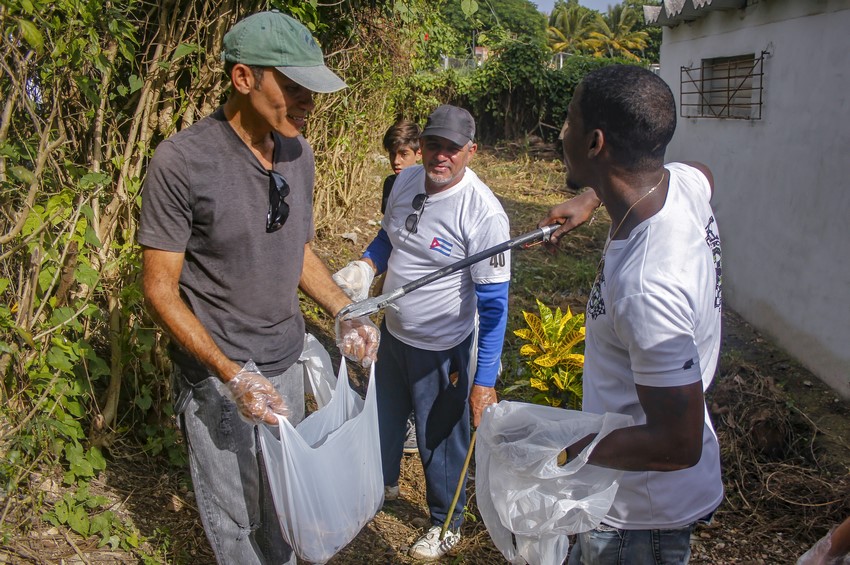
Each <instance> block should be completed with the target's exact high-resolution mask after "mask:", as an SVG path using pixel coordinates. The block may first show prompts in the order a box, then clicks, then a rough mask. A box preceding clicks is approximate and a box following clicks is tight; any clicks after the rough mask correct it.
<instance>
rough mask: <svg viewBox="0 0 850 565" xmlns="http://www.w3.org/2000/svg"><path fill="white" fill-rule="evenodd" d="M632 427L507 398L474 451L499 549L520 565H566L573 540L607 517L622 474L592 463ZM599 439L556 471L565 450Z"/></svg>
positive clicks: (624, 419)
mask: <svg viewBox="0 0 850 565" xmlns="http://www.w3.org/2000/svg"><path fill="white" fill-rule="evenodd" d="M631 424H632V418H631V416H626V415H623V414H605V415H604V416H600V415H597V414H589V413H586V412H578V411H575V410H565V409H563V408H553V407H551V406H540V405H536V404H528V403H524V402H510V401H506V400H503V401H501V402H500V403H498V404H497V405H494V406H490V407H488V408H487V410H485V412H484V415H483V416H482V418H481V424H480V425H479V426H478V431H477V432H476V433H477V436H478V438H477V443H476V447H475V482H476V489H475V492H476V498H477V501H478V510H479V512H480V513H481V517H482V519H483V520H484V525H485V526H487V531H488V532H489V533H490V537H491V538H492V539H493V543H494V544H495V545H496V547H497V548H498V549H499V551H501V552H502V555H504V557H505V559H507V560H508V561H509V562H510V563H513V564H514V565H521V564H526V563H529V564H532V565H560V564H561V563H563V561H564V559H565V558H566V556H567V552H568V550H569V547H570V544H569V540H568V538H567V536H568V535H570V534H576V533H580V532H586V531H589V530H591V529H593V528H595V527H596V526H598V525H599V523H600V522H601V521H602V518H604V517H605V515H606V514H607V513H608V510H609V509H610V508H611V504H612V503H613V501H614V495H615V494H616V493H617V488H618V486H619V483H618V481H619V479H620V477H621V476H622V471H618V470H614V469H606V468H603V467H597V466H595V465H589V464H587V458H588V456H589V455H590V452H591V451H592V450H593V448H594V447H595V446H596V444H597V443H598V442H599V440H600V439H602V438H603V437H604V436H605V435H607V434H608V433H609V432H611V431H612V430H614V429H617V428H622V427H626V426H629V425H631ZM592 433H597V434H599V435H598V436H597V437H596V439H594V441H593V443H591V444H590V445H588V446H587V447H586V448H585V449H584V450H583V451H582V452H581V453H580V454H578V455H575V454H571V456H572V457H573V459H572V460H571V461H570V462H568V463H567V464H566V465H564V466H563V467H558V465H557V457H558V453H559V452H561V451H562V450H563V449H564V447H566V446H568V445H571V444H572V443H573V442H575V441H578V440H579V439H581V438H583V437H585V436H587V435H588V434H592Z"/></svg>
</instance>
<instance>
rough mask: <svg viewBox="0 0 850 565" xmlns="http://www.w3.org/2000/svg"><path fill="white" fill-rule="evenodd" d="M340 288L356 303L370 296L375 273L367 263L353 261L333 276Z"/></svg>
mask: <svg viewBox="0 0 850 565" xmlns="http://www.w3.org/2000/svg"><path fill="white" fill-rule="evenodd" d="M332 277H333V280H334V282H335V283H336V284H338V285H339V288H341V289H342V291H343V292H344V293H345V294H346V295H348V297H349V298H350V299H352V300H353V301H355V302H359V301H360V300H364V299H365V298H366V297H368V296H369V288H370V287H371V286H372V281H373V280H374V279H375V271H373V270H372V267H370V266H369V264H368V263H366V262H365V261H352V262H351V263H349V264H348V265H346V266H345V267H343V268H342V269H340V270H339V271H337V272H336V273H334V274H333V275H332Z"/></svg>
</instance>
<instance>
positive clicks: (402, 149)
mask: <svg viewBox="0 0 850 565" xmlns="http://www.w3.org/2000/svg"><path fill="white" fill-rule="evenodd" d="M421 133H422V128H420V127H419V124H415V123H413V122H409V121H407V120H400V121H398V122H396V123H394V124H393V125H391V126H390V127H389V129H387V132H386V133H385V134H384V149H386V151H387V153H388V155H389V158H390V167H392V168H393V174H391V175H390V176H388V177H387V178H385V179H384V188H383V192H382V196H381V214H383V213H384V212H386V210H387V199H388V198H389V197H390V191H392V189H393V183H395V179H396V177H397V176H398V174H399V173H400V172H401V171H402V170H403V169H405V168H407V167H409V166H411V165H415V164H416V162H417V161H418V160H419V159H420V158H421V157H422V151H420V150H419V135H420V134H421Z"/></svg>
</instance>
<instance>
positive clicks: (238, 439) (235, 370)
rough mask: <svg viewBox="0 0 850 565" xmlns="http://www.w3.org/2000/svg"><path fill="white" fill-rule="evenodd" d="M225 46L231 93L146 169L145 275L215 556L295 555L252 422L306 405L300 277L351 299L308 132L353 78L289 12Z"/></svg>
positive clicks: (236, 560)
mask: <svg viewBox="0 0 850 565" xmlns="http://www.w3.org/2000/svg"><path fill="white" fill-rule="evenodd" d="M222 58H223V60H224V69H225V72H226V73H227V76H228V79H229V80H230V81H231V92H230V96H229V98H228V100H227V102H225V104H224V105H222V106H221V107H220V108H218V109H217V110H216V111H215V112H214V113H213V114H212V115H210V116H208V117H206V118H204V119H203V120H200V121H199V122H196V123H195V124H194V125H192V126H191V127H189V128H187V129H185V130H183V131H180V132H178V133H177V134H175V135H173V136H172V137H170V138H169V139H167V140H165V141H164V142H162V143H161V144H159V146H158V147H157V149H156V153H155V154H154V156H153V159H152V160H151V163H150V166H149V167H148V170H147V177H146V179H145V186H144V192H143V194H142V213H141V224H140V228H139V243H141V245H142V246H143V258H144V271H143V286H144V293H145V299H146V300H147V302H148V307H149V309H150V311H151V314H152V315H153V316H154V317H155V318H157V320H158V321H159V324H160V326H162V328H163V329H165V330H166V331H168V333H169V334H170V336H171V338H172V340H171V343H172V351H171V356H172V360H173V362H174V376H173V384H174V390H173V392H174V394H175V397H176V398H177V401H176V402H175V413H176V415H177V416H178V417H179V420H180V424H181V428H182V430H183V433H184V436H185V438H186V442H187V444H188V447H189V466H190V470H191V472H192V483H193V484H194V487H195V498H196V500H197V504H198V511H199V514H200V516H201V520H202V522H203V524H204V530H205V531H206V533H207V538H208V539H209V541H210V545H211V546H212V548H213V551H214V552H215V556H216V560H217V561H218V562H219V563H227V564H239V565H261V564H269V565H271V564H275V565H280V564H283V563H288V564H294V563H295V562H296V557H295V554H294V553H293V551H292V550H291V549H290V547H289V545H287V543H286V541H285V540H284V539H283V537H282V535H281V530H280V526H279V524H278V520H277V516H276V514H275V510H274V507H273V504H272V499H271V492H270V490H269V487H268V483H269V481H268V478H267V477H266V476H265V475H266V473H265V469H263V468H262V466H261V465H260V463H259V461H258V453H257V445H256V442H255V433H254V425H256V424H259V423H260V422H265V423H266V424H270V425H275V426H276V425H277V423H278V420H277V416H278V415H287V417H288V419H289V421H290V422H291V423H292V424H293V425H294V424H297V423H298V422H299V421H300V420H301V419H302V418H303V416H304V386H303V382H304V377H303V368H302V367H301V366H300V365H299V364H298V363H297V361H298V358H299V356H300V355H301V350H302V349H303V344H304V319H303V317H302V315H301V311H300V309H299V305H298V304H299V302H298V289H299V288H300V289H301V290H303V291H304V292H305V293H306V294H308V295H309V296H310V297H312V298H314V299H315V300H316V302H318V303H319V304H320V305H321V306H322V307H323V308H324V309H325V310H326V311H328V313H329V314H331V315H336V314H337V312H339V311H340V310H341V309H342V308H343V307H345V306H346V305H348V304H350V303H351V300H350V299H349V298H348V297H347V296H346V295H345V294H344V293H343V291H342V290H341V289H340V288H339V287H338V286H337V285H336V284H334V282H333V281H332V280H331V276H330V273H329V272H328V270H327V268H326V267H325V266H324V264H322V262H321V260H320V259H319V258H318V257H317V256H316V255H315V254H314V253H313V251H312V250H311V247H310V241H311V240H312V238H313V235H314V231H315V230H314V226H313V180H314V177H315V166H314V162H313V151H312V149H311V148H310V145H309V143H307V141H306V140H305V139H304V137H303V136H302V135H301V133H300V132H301V130H302V129H303V128H304V126H305V124H306V121H307V116H308V115H309V114H310V113H311V112H312V111H313V109H314V107H315V106H314V103H313V93H314V92H334V91H337V90H340V89H342V88H345V83H344V82H343V81H342V79H340V78H339V77H338V76H336V75H335V74H334V73H333V72H332V71H331V70H330V69H328V68H327V67H326V66H325V64H324V59H323V56H322V51H321V49H320V48H319V46H318V45H317V44H316V42H315V40H314V39H313V37H312V36H311V35H310V32H309V30H307V28H306V27H304V26H303V25H301V24H300V23H299V22H298V21H296V20H294V19H293V18H291V17H289V16H286V15H284V14H282V13H280V12H277V11H270V12H260V13H257V14H253V15H251V16H249V17H247V18H245V19H243V20H242V21H240V22H239V23H237V24H236V25H235V26H233V28H232V29H231V30H230V31H229V32H228V33H227V34H226V35H225V36H224V53H222ZM377 337H378V331H377V328H375V327H374V325H372V326H371V327H370V326H369V324H368V323H367V322H366V321H365V320H359V321H358V323H356V324H353V325H352V324H348V325H347V326H346V327H342V326H341V327H340V332H339V335H338V336H337V341H338V343H339V344H341V349H343V353H344V354H346V355H352V354H353V350H356V351H358V352H360V351H363V350H365V351H366V356H367V357H369V356H372V357H373V356H374V351H375V350H376V349H377V343H376V342H377ZM358 340H361V341H360V344H359V345H365V347H358ZM363 340H365V341H366V343H365V344H363ZM343 344H344V345H343ZM346 346H351V350H349V349H346ZM370 350H372V351H371V353H370ZM249 360H253V361H254V362H255V365H254V364H249V363H247V362H248V361H249ZM358 360H360V359H358Z"/></svg>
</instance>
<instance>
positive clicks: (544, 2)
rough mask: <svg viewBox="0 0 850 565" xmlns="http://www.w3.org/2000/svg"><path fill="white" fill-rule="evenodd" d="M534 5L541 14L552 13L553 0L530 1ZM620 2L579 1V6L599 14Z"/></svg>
mask: <svg viewBox="0 0 850 565" xmlns="http://www.w3.org/2000/svg"><path fill="white" fill-rule="evenodd" d="M531 1H532V2H534V3H535V4H537V9H538V10H540V11H541V12H546V13H547V14H548V13H550V12H551V11H552V7H553V6H554V5H555V0H531ZM619 3H620V0H579V4H581V5H582V6H587V7H588V8H593V9H594V10H599V11H600V12H606V11H608V5H609V4H610V5H612V6H613V5H614V4H619Z"/></svg>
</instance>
